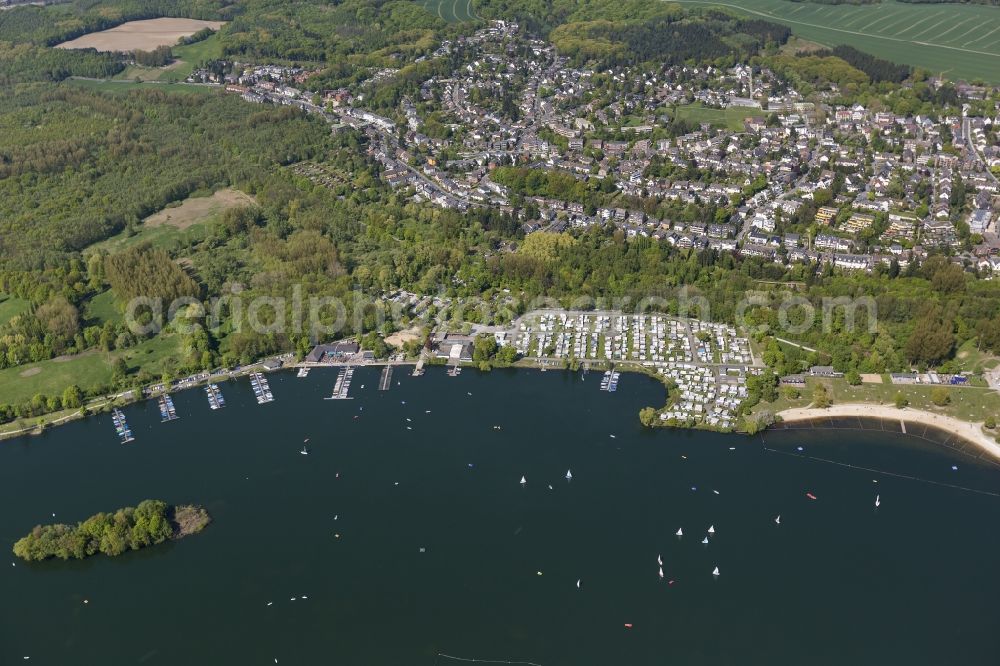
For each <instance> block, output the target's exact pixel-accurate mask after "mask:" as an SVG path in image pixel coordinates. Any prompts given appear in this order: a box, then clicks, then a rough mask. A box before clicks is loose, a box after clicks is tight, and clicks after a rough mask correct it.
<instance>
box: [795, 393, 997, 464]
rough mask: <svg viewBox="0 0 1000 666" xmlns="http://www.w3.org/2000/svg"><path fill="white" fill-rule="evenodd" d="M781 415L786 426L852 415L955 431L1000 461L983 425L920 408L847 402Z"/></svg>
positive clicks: (798, 409)
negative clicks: (793, 423) (797, 422)
mask: <svg viewBox="0 0 1000 666" xmlns="http://www.w3.org/2000/svg"><path fill="white" fill-rule="evenodd" d="M777 416H779V417H780V418H781V420H782V421H783V422H785V423H790V422H793V421H807V420H810V419H821V418H837V417H850V416H860V417H871V418H881V419H892V420H898V421H905V422H910V423H920V424H923V425H927V426H933V427H935V428H941V429H944V430H947V431H949V432H953V433H955V434H956V435H958V436H959V437H962V438H963V439H966V440H968V441H969V442H972V443H973V444H975V445H976V446H977V447H979V448H980V449H982V450H983V451H984V452H985V453H987V454H989V455H990V456H991V457H992V458H993V459H994V460H996V461H998V462H1000V444H997V442H996V440H994V439H993V438H992V437H990V436H989V435H987V434H986V433H984V432H983V427H982V424H981V423H970V422H968V421H960V420H958V419H955V418H952V417H950V416H945V415H943V414H935V413H933V412H927V411H923V410H919V409H911V408H909V407H906V408H904V409H899V408H898V407H894V406H891V405H869V404H864V403H845V404H842V405H831V406H830V407H826V408H823V409H820V408H815V407H796V408H793V409H786V410H784V411H781V412H778V414H777Z"/></svg>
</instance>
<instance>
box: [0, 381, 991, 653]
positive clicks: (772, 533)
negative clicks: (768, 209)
mask: <svg viewBox="0 0 1000 666" xmlns="http://www.w3.org/2000/svg"><path fill="white" fill-rule="evenodd" d="M336 376H337V371H336V370H333V369H322V370H313V371H312V373H311V374H310V375H309V377H308V378H305V379H298V378H296V377H295V375H294V374H293V373H290V372H281V373H275V374H271V375H269V381H270V384H271V388H272V390H273V392H274V395H275V397H276V402H273V403H270V404H267V405H257V404H256V402H255V401H254V398H253V394H252V392H251V389H250V386H249V382H248V381H247V380H246V379H245V378H244V379H240V380H236V381H231V382H224V383H222V384H221V385H220V386H221V388H222V391H223V393H224V394H225V397H226V401H227V403H228V406H227V407H226V408H225V409H222V410H219V411H217V412H213V411H211V410H210V409H209V407H208V404H207V401H206V399H205V394H204V391H203V390H202V389H195V390H190V391H185V392H179V393H176V394H174V402H175V404H176V406H177V410H178V413H179V414H180V416H181V418H180V420H178V421H173V422H170V423H160V416H159V411H158V409H157V406H156V403H155V401H149V402H146V403H142V404H137V405H134V406H131V407H128V408H126V409H125V410H124V411H125V414H126V416H127V418H128V420H129V423H130V425H131V426H132V428H133V431H134V432H135V435H136V441H135V442H134V443H132V444H129V445H125V446H123V445H121V444H119V442H118V438H117V436H116V435H115V432H114V428H113V426H112V423H111V416H110V415H107V414H104V415H100V416H95V417H91V418H88V419H85V420H82V421H77V422H74V423H72V424H69V425H66V426H64V427H59V428H55V429H52V430H50V431H49V432H47V433H46V434H44V435H42V436H39V437H35V438H22V439H18V440H12V441H7V442H2V443H0V506H3V511H2V512H0V542H2V543H3V544H4V548H5V549H6V550H5V552H6V559H4V560H2V561H0V590H3V591H4V595H3V604H2V607H0V663H3V664H13V663H22V657H24V656H30V657H31V661H30V663H31V664H55V665H59V666H69V665H72V664H82V665H90V664H98V663H101V664H115V665H119V664H150V665H156V664H164V665H176V664H185V665H188V666H193V665H201V664H205V665H212V666H226V665H233V666H237V665H238V666H246V665H250V664H273V663H274V660H275V659H277V660H278V663H280V664H319V663H325V664H358V665H365V666H382V665H385V666H389V665H392V666H399V665H404V664H406V665H411V664H412V665H415V666H419V665H422V664H426V665H428V666H432V665H434V666H444V665H447V664H452V665H456V664H461V663H466V662H461V661H457V660H455V659H453V658H452V657H459V658H462V659H480V660H498V661H499V660H504V661H508V662H530V663H533V664H540V665H542V666H562V665H567V666H568V665H589V664H594V665H598V664H602V665H606V664H629V665H643V666H644V665H653V664H667V663H676V664H684V665H686V666H688V665H694V664H712V665H719V664H740V665H755V666H756V665H760V666H764V665H767V666H771V665H779V664H798V663H809V664H810V666H815V665H821V664H830V665H834V664H836V665H843V664H852V665H862V664H907V665H908V666H912V665H914V664H928V665H930V664H934V665H940V664H943V663H950V664H962V665H963V666H971V665H977V664H983V665H987V664H989V665H991V666H993V665H995V664H996V663H997V659H998V655H1000V634H998V633H997V632H996V626H997V624H998V621H1000V605H998V600H1000V576H998V575H997V573H996V571H995V570H994V568H995V566H996V562H997V561H998V560H1000V531H998V530H997V529H996V527H995V526H996V524H997V518H998V517H1000V497H998V496H997V495H995V494H993V493H996V492H997V491H998V490H1000V472H998V471H997V470H996V469H995V468H992V467H987V466H984V465H982V464H977V463H974V462H973V461H971V460H969V459H967V458H964V457H959V456H958V455H957V454H955V453H953V452H951V451H949V450H948V449H946V448H944V447H940V446H935V445H932V444H929V443H927V442H924V441H921V440H917V439H914V438H909V439H907V438H906V437H905V436H903V435H899V434H892V433H879V432H870V431H857V432H848V431H820V430H809V431H801V430H799V431H777V432H773V433H768V434H767V435H766V436H765V437H760V436H758V437H755V438H748V437H744V436H738V435H722V434H715V433H706V432H692V431H676V430H656V431H651V430H646V429H643V428H642V427H641V426H640V425H639V421H638V411H639V409H640V408H641V407H643V406H645V405H660V404H662V401H663V395H664V394H663V387H662V385H660V384H658V383H657V382H655V381H654V380H652V379H650V378H647V377H644V376H641V375H633V374H625V375H623V377H622V381H621V384H620V388H619V390H618V392H617V393H607V392H602V391H599V390H598V384H599V378H600V375H599V374H594V373H591V374H589V375H587V376H586V377H585V378H584V376H583V375H580V374H575V375H572V374H570V373H568V372H552V371H550V372H545V373H541V372H537V371H528V370H521V371H514V370H510V371H494V372H492V373H485V374H483V373H478V372H476V371H473V370H466V371H465V372H463V373H462V374H461V375H460V376H458V377H449V376H447V375H446V374H445V372H444V370H443V369H441V368H431V369H429V370H428V372H427V374H425V375H424V376H423V377H417V378H414V377H411V376H409V373H408V372H407V370H406V369H402V368H399V369H397V370H396V372H395V375H394V378H393V382H392V387H391V390H389V391H385V392H380V391H378V390H376V389H377V385H378V380H379V369H378V368H361V369H359V370H358V371H357V372H356V373H355V375H354V379H353V383H352V387H351V395H352V396H353V399H350V400H329V401H327V400H323V398H324V397H325V396H327V395H329V394H330V391H331V389H332V387H333V385H334V382H335V380H336ZM397 381H398V384H397ZM362 385H364V388H362ZM612 435H614V437H612ZM305 438H309V440H310V441H309V447H310V454H309V455H308V456H304V455H301V454H300V450H301V448H302V445H303V440H304V439H305ZM799 446H801V447H802V448H803V450H802V451H798V447H799ZM785 454H788V455H785ZM820 459H822V460H820ZM826 461H833V462H826ZM835 463H843V464H845V465H853V466H854V467H846V466H843V465H841V464H835ZM953 465H956V466H957V467H958V469H957V470H953V469H952V466H953ZM861 468H866V469H861ZM567 469H572V472H573V479H572V481H567V480H566V479H565V478H564V476H565V474H566V471H567ZM869 470H880V471H879V472H873V471H869ZM881 472H886V473H881ZM522 475H523V476H524V477H525V479H526V481H527V483H526V484H525V486H524V487H522V486H521V484H520V483H519V481H520V479H521V477H522ZM892 475H904V476H906V477H912V478H902V477H901V476H892ZM876 481H877V483H875V482H876ZM938 484H948V485H938ZM550 485H551V489H550V488H549V486H550ZM977 491H978V492H977ZM806 493H812V494H813V495H814V496H815V497H816V498H817V499H816V500H811V499H809V498H808V497H807V496H806ZM877 494H878V495H879V496H880V498H881V506H880V507H879V508H878V509H876V508H875V507H874V500H875V496H876V495H877ZM146 498H157V499H163V500H165V501H167V502H168V503H197V504H202V505H204V506H205V507H206V508H208V510H209V511H210V512H211V514H212V516H213V518H214V522H213V524H212V525H210V526H209V527H208V528H207V529H206V530H205V532H203V533H202V534H199V535H196V536H192V537H190V538H188V539H184V540H182V541H179V542H176V543H171V544H169V545H164V546H161V547H156V548H150V549H148V550H144V551H142V552H138V553H129V554H126V555H123V556H121V557H118V558H113V559H112V558H105V557H103V556H96V557H93V558H91V559H89V560H86V561H82V562H60V561H49V562H43V563H36V564H31V565H28V564H26V563H23V562H20V561H17V562H16V566H11V563H14V562H15V558H14V557H13V555H12V554H11V553H10V546H11V545H12V544H13V542H14V541H15V540H16V539H17V538H19V537H20V536H23V535H24V534H25V533H27V532H28V531H29V530H30V529H31V528H32V527H33V526H34V525H35V524H38V523H45V522H52V521H53V520H57V521H66V522H76V521H78V520H81V519H83V518H85V517H87V516H89V515H91V514H93V513H96V512H98V511H110V510H114V509H117V508H119V507H122V506H127V505H135V504H136V503H138V502H139V501H141V500H143V499H146ZM53 513H55V514H56V518H55V519H53V518H52V514H53ZM779 514H780V516H781V523H780V525H779V524H775V522H774V519H775V517H776V516H777V515H779ZM710 526H714V528H715V534H714V536H713V537H712V538H711V539H710V540H709V544H708V545H703V544H702V543H701V541H702V539H703V537H704V536H705V535H706V532H707V529H708V528H709V527H710ZM678 528H683V532H684V535H683V537H681V538H678V537H676V536H675V532H676V531H677V529H678ZM337 535H339V537H338V536H337ZM421 549H423V550H421ZM658 555H659V556H661V557H662V560H663V571H664V580H662V581H661V580H660V579H659V576H658V565H657V556H658ZM715 567H719V572H720V575H719V576H718V577H714V576H713V575H712V571H713V569H714V568H715ZM539 572H540V573H541V575H539ZM578 580H579V581H580V587H579V588H577V585H576V583H577V581H578ZM670 581H673V583H672V584H670ZM293 597H294V598H295V601H292V600H291V599H292V598H293ZM84 599H86V600H88V601H89V603H88V604H84V603H83V600H84ZM269 603H270V604H271V605H268V604H269ZM626 624H630V625H631V628H627V627H626ZM444 655H448V656H444Z"/></svg>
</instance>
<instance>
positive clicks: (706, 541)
mask: <svg viewBox="0 0 1000 666" xmlns="http://www.w3.org/2000/svg"><path fill="white" fill-rule="evenodd" d="M701 542H702V543H703V544H705V545H708V537H705V538H704V539H702V540H701Z"/></svg>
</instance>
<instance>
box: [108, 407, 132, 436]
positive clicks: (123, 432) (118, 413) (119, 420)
mask: <svg viewBox="0 0 1000 666" xmlns="http://www.w3.org/2000/svg"><path fill="white" fill-rule="evenodd" d="M111 420H112V422H114V424H115V431H116V432H117V433H118V437H119V439H121V443H122V444H128V443H129V442H134V441H135V437H133V436H132V429H131V428H129V426H128V422H127V421H126V420H125V414H123V413H122V410H120V409H118V408H117V407H116V408H115V409H114V411H112V412H111Z"/></svg>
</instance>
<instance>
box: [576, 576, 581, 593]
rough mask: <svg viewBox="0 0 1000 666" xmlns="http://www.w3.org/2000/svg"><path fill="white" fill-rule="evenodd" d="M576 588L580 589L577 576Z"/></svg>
mask: <svg viewBox="0 0 1000 666" xmlns="http://www.w3.org/2000/svg"><path fill="white" fill-rule="evenodd" d="M576 589H578V590H579V589H580V579H579V578H577V579H576Z"/></svg>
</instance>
